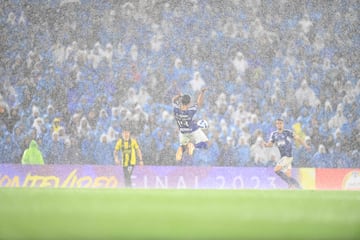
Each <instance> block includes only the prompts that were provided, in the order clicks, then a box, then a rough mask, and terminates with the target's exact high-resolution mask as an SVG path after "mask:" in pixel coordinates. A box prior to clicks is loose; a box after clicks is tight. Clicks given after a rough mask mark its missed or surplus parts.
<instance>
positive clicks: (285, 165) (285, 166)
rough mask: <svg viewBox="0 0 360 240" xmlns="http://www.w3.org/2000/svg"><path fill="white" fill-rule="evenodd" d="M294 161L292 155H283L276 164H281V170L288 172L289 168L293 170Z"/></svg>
mask: <svg viewBox="0 0 360 240" xmlns="http://www.w3.org/2000/svg"><path fill="white" fill-rule="evenodd" d="M292 161H293V158H292V157H282V158H280V159H279V160H278V161H277V163H276V166H280V167H281V171H282V172H286V171H288V170H291V168H292V166H291V164H292Z"/></svg>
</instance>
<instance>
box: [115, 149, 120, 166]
mask: <svg viewBox="0 0 360 240" xmlns="http://www.w3.org/2000/svg"><path fill="white" fill-rule="evenodd" d="M118 153H119V151H117V150H114V161H115V164H116V165H120V161H119V155H118Z"/></svg>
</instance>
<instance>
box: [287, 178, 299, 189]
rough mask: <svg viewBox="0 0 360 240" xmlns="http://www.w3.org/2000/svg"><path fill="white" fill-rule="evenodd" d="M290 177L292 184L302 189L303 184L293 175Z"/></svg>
mask: <svg viewBox="0 0 360 240" xmlns="http://www.w3.org/2000/svg"><path fill="white" fill-rule="evenodd" d="M289 178H290V181H291V184H292V185H293V186H295V187H296V188H299V189H301V186H300V184H299V182H298V181H296V179H295V178H293V177H289Z"/></svg>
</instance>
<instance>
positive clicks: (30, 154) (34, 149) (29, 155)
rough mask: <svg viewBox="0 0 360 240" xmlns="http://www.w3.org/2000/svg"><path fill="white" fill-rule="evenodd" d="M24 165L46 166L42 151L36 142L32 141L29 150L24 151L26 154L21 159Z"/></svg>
mask: <svg viewBox="0 0 360 240" xmlns="http://www.w3.org/2000/svg"><path fill="white" fill-rule="evenodd" d="M21 163H22V164H40V165H43V164H44V159H43V156H42V153H41V151H40V150H39V148H38V145H37V143H36V141H35V140H31V142H30V144H29V148H27V149H26V150H25V151H24V154H23V156H22V158H21Z"/></svg>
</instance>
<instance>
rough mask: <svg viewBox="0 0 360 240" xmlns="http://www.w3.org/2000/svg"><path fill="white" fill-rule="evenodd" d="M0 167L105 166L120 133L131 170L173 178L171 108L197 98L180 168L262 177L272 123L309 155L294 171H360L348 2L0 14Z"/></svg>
mask: <svg viewBox="0 0 360 240" xmlns="http://www.w3.org/2000/svg"><path fill="white" fill-rule="evenodd" d="M0 4H1V7H0V25H1V29H2V33H1V35H0V38H1V41H0V51H1V52H0V62H1V65H0V72H1V74H0V82H1V86H0V128H1V129H0V141H1V144H0V156H1V157H0V162H1V163H20V162H21V156H22V154H23V152H24V150H25V149H26V148H27V147H28V146H29V144H30V142H31V141H32V140H35V141H36V142H37V144H38V146H39V149H40V150H41V152H42V153H43V156H44V162H45V164H113V156H112V153H113V150H114V145H115V143H116V140H117V138H118V137H119V136H120V133H121V128H122V123H124V121H130V122H131V123H132V126H133V133H132V134H133V136H134V137H136V138H137V139H138V142H139V144H140V147H141V149H142V152H143V159H144V161H145V165H175V164H179V163H177V162H176V161H175V153H176V149H177V147H178V146H177V144H178V133H177V131H178V130H177V127H176V123H175V121H174V118H173V114H172V103H171V99H172V97H173V96H174V95H176V94H177V93H179V92H182V93H187V94H190V95H192V96H196V95H197V94H198V92H199V90H200V89H201V88H203V87H207V88H208V91H207V93H206V96H205V104H204V107H203V108H202V109H200V110H199V112H198V113H197V115H196V116H197V119H206V120H207V121H208V122H209V126H210V127H209V129H207V130H205V131H206V133H207V135H208V137H209V139H210V142H209V148H208V149H207V150H198V151H195V154H194V156H192V157H186V158H184V159H183V161H182V162H181V163H180V164H182V165H193V166H270V165H272V164H273V161H271V160H273V159H275V158H276V157H277V154H278V153H277V152H276V151H275V150H274V149H266V150H265V149H264V148H263V145H262V143H263V142H264V140H267V139H268V137H269V135H270V133H271V131H273V130H274V121H275V119H276V118H279V117H281V118H283V119H284V120H285V125H286V127H287V128H291V129H293V130H294V131H295V132H296V133H297V134H300V135H301V136H302V137H303V138H304V139H306V141H308V144H310V145H311V146H312V150H311V151H308V150H305V149H303V148H302V147H296V148H295V149H294V162H293V164H294V167H324V168H328V167H329V168H348V167H360V153H359V149H360V146H359V144H360V133H359V130H360V122H359V110H360V109H359V102H360V83H359V81H358V79H359V62H360V61H359V51H358V49H359V47H360V46H359V40H360V39H359V31H358V30H359V28H358V26H359V20H358V11H359V2H358V1H326V2H324V1H299V0H296V1H286V0H284V1H272V0H264V1H260V0H259V1H253V0H248V1H236V0H233V1H206V0H185V1H160V0H159V1H157V0H155V1H142V0H139V1H115V0H114V1H105V0H104V1H72V0H64V1H61V0H51V1H29V2H28V1H17V0H12V1H2V2H1V3H0Z"/></svg>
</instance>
